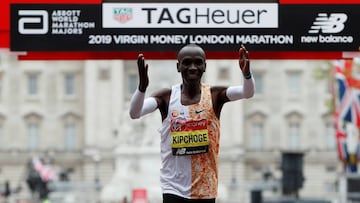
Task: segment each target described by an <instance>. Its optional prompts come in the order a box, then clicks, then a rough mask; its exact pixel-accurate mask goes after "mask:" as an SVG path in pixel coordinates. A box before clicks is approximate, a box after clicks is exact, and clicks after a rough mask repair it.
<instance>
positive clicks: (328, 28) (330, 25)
mask: <svg viewBox="0 0 360 203" xmlns="http://www.w3.org/2000/svg"><path fill="white" fill-rule="evenodd" d="M347 18H348V17H347V15H346V14H345V13H331V14H330V16H328V15H327V14H326V13H319V14H318V16H317V17H316V18H315V21H314V23H313V25H312V26H311V28H310V30H309V33H319V32H320V31H321V32H322V33H339V32H341V31H342V30H343V29H344V27H345V25H344V23H345V22H346V20H347Z"/></svg>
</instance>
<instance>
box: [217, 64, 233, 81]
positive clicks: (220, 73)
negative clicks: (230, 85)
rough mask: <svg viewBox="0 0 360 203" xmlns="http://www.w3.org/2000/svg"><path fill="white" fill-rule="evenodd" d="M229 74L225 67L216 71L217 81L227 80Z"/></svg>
mask: <svg viewBox="0 0 360 203" xmlns="http://www.w3.org/2000/svg"><path fill="white" fill-rule="evenodd" d="M229 78H230V73H229V69H228V68H226V67H221V68H219V69H218V79H219V80H229Z"/></svg>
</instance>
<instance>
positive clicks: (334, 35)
mask: <svg viewBox="0 0 360 203" xmlns="http://www.w3.org/2000/svg"><path fill="white" fill-rule="evenodd" d="M347 19H348V16H347V15H346V14H345V13H330V14H327V13H318V15H317V17H316V18H315V20H314V22H313V24H312V26H311V27H310V29H309V31H308V33H309V34H318V35H317V36H314V35H308V36H301V43H335V44H336V43H352V42H353V40H354V39H353V37H352V36H344V35H338V33H341V32H342V31H343V30H344V28H345V23H346V21H347Z"/></svg>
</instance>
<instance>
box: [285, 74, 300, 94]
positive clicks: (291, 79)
mask: <svg viewBox="0 0 360 203" xmlns="http://www.w3.org/2000/svg"><path fill="white" fill-rule="evenodd" d="M300 81H301V80H300V73H299V72H290V73H288V87H289V93H290V94H292V95H297V94H299V93H300V87H301V85H300Z"/></svg>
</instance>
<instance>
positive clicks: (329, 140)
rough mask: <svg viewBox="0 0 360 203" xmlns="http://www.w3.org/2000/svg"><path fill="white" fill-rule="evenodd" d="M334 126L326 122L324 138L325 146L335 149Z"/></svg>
mask: <svg viewBox="0 0 360 203" xmlns="http://www.w3.org/2000/svg"><path fill="white" fill-rule="evenodd" d="M335 136H336V135H335V128H334V125H333V124H332V123H327V124H326V126H325V139H326V148H328V149H335V148H336V137H335Z"/></svg>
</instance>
